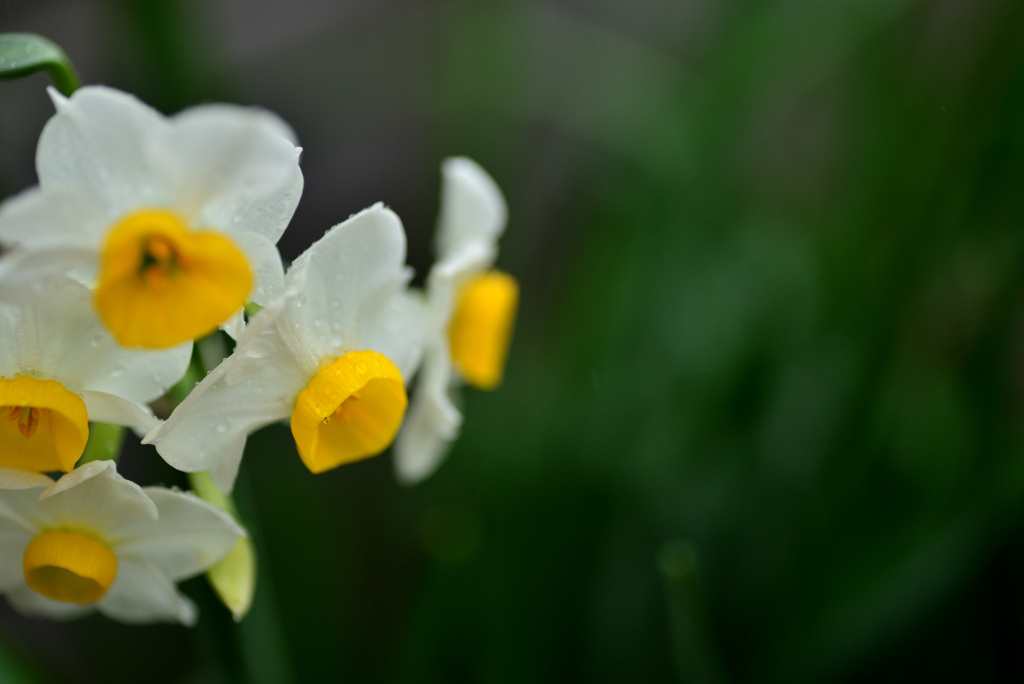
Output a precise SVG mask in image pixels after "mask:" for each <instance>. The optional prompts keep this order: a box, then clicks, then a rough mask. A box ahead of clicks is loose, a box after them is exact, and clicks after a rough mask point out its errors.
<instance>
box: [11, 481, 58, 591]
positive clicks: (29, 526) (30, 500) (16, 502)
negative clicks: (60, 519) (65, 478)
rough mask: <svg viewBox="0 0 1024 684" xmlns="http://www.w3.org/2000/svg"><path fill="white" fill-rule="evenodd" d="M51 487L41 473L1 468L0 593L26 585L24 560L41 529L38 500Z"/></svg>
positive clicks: (49, 482) (51, 482)
mask: <svg viewBox="0 0 1024 684" xmlns="http://www.w3.org/2000/svg"><path fill="white" fill-rule="evenodd" d="M51 484H53V480H51V479H50V478H48V477H46V476H45V475H42V474H39V473H30V472H27V471H24V470H16V469H14V468H0V592H7V591H10V590H11V589H12V588H13V587H15V586H17V585H18V584H23V583H24V572H23V570H22V566H21V559H22V556H24V555H25V547H27V546H28V543H29V542H30V541H32V538H33V537H35V536H36V534H38V532H39V530H40V529H41V527H40V525H39V517H40V516H39V515H38V511H37V510H36V501H37V500H38V499H39V494H40V493H41V492H42V491H43V490H44V489H45V488H46V487H48V486H50V485H51ZM44 517H45V516H44Z"/></svg>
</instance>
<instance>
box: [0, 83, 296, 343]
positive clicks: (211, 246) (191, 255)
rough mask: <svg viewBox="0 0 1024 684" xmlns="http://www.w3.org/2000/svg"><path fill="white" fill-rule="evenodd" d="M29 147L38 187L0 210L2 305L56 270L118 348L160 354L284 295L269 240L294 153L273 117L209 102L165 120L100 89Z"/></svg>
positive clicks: (232, 324)
mask: <svg viewBox="0 0 1024 684" xmlns="http://www.w3.org/2000/svg"><path fill="white" fill-rule="evenodd" d="M50 96H51V98H52V99H53V102H54V105H55V106H56V108H57V113H56V114H55V115H54V116H53V117H52V118H51V119H50V120H49V122H47V124H46V126H45V127H44V128H43V132H42V134H41V135H40V138H39V145H38V148H37V151H36V170H37V172H38V174H39V186H38V187H36V188H30V189H28V190H26V191H24V192H22V193H21V194H20V195H17V196H15V197H13V198H11V199H9V200H7V201H6V202H4V204H3V205H0V242H2V243H3V244H4V245H5V246H7V247H13V248H14V249H13V251H11V253H10V254H9V255H6V256H5V257H4V259H3V261H2V262H0V285H2V286H3V287H4V290H5V294H7V295H8V296H10V295H11V294H12V293H14V292H17V291H18V290H20V289H22V288H23V287H24V286H26V285H28V284H30V283H32V282H34V281H36V280H38V279H39V278H41V277H46V276H48V275H50V274H53V273H67V274H70V275H72V276H73V277H76V278H78V279H80V280H82V281H83V282H85V283H87V284H90V285H94V292H93V305H94V307H95V309H96V311H97V313H98V314H99V317H100V318H101V319H102V320H103V322H104V324H105V325H106V326H107V328H108V329H109V330H110V332H111V334H112V335H113V336H114V338H115V339H117V341H118V342H119V343H121V344H122V345H124V346H127V347H149V348H166V347H173V346H176V345H178V344H181V343H182V342H186V341H190V340H193V339H196V338H198V337H201V336H203V335H205V334H207V333H209V332H211V331H213V330H216V328H217V327H218V326H223V327H225V328H226V329H228V330H229V332H232V333H233V334H235V335H237V334H238V332H239V331H240V322H241V320H242V318H241V311H242V307H243V305H244V304H245V303H246V302H247V301H254V302H257V303H260V304H262V303H265V302H266V301H269V299H271V298H272V296H274V295H275V294H277V292H278V291H279V290H280V287H281V283H282V279H283V269H282V266H281V260H280V256H279V255H278V253H277V249H276V246H275V245H276V243H277V240H278V239H279V238H280V237H281V234H282V233H283V232H284V229H285V226H286V225H287V224H288V221H289V220H290V219H291V216H292V213H293V212H294V211H295V206H296V204H297V203H298V201H299V195H300V194H301V192H302V182H303V180H302V173H301V172H300V171H299V165H298V158H299V148H297V147H296V146H295V145H294V144H293V142H292V140H293V137H294V136H293V134H292V133H291V130H290V129H289V128H288V127H287V125H285V124H284V123H283V122H282V121H280V120H279V119H278V118H277V117H276V116H274V115H272V114H270V113H269V112H265V111H262V110H257V109H250V108H244V107H238V106H230V105H204V106H200V107H194V108H192V109H188V110H185V111H184V112H182V113H180V114H178V115H176V116H173V117H170V118H168V117H165V116H163V115H161V114H160V113H158V112H156V111H155V110H153V109H151V108H150V107H148V106H146V105H144V104H143V103H141V102H139V101H138V100H137V99H135V98H134V97H132V96H131V95H128V94H126V93H123V92H120V91H117V90H114V89H112V88H107V87H102V86H91V87H86V88H81V89H79V90H77V91H76V92H75V93H74V94H73V95H72V96H71V97H70V98H65V97H64V96H62V95H60V94H59V93H57V91H55V90H53V89H51V90H50Z"/></svg>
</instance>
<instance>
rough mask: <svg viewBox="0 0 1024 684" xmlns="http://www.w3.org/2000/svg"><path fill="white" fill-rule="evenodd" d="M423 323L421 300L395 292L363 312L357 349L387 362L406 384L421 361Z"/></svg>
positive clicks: (425, 329) (424, 313)
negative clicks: (368, 350) (392, 365)
mask: <svg viewBox="0 0 1024 684" xmlns="http://www.w3.org/2000/svg"><path fill="white" fill-rule="evenodd" d="M426 321H427V311H426V303H425V302H424V300H423V297H422V296H420V295H419V294H414V293H411V292H408V291H402V292H398V293H397V294H396V295H394V296H392V297H390V298H389V299H388V300H387V302H385V303H384V304H383V305H382V306H379V307H368V308H367V310H366V313H365V315H364V320H363V321H362V323H361V326H360V333H359V342H360V346H361V347H364V348H367V349H373V350H375V351H378V352H380V353H381V354H383V355H384V356H386V357H388V358H389V359H391V361H392V362H393V363H394V364H395V365H396V366H398V370H399V371H401V373H402V377H403V378H404V379H405V382H406V384H408V382H409V380H410V379H411V378H412V376H413V374H415V372H416V370H417V368H419V365H420V361H421V359H422V358H423V345H424V341H425V339H426V333H427V322H426Z"/></svg>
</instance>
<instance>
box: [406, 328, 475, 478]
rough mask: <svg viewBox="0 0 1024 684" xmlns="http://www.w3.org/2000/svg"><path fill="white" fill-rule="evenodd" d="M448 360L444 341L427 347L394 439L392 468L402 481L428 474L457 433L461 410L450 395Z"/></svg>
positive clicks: (460, 421)
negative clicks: (399, 427)
mask: <svg viewBox="0 0 1024 684" xmlns="http://www.w3.org/2000/svg"><path fill="white" fill-rule="evenodd" d="M451 382H452V373H451V362H450V361H449V358H448V349H447V346H445V345H435V346H433V347H431V348H430V349H428V351H427V357H426V358H425V359H424V363H423V369H422V371H421V373H420V377H419V379H418V381H417V386H416V389H415V392H414V394H413V399H412V405H411V406H410V408H409V413H408V414H407V415H406V418H405V422H404V423H403V424H402V429H401V430H400V431H399V433H398V437H397V438H396V439H395V472H396V474H397V476H398V479H399V480H400V481H401V482H403V483H405V484H414V483H416V482H419V481H420V480H423V479H425V478H427V477H429V476H430V475H431V474H432V473H433V472H434V470H436V469H437V466H438V465H440V463H441V461H442V460H443V459H444V456H445V455H446V454H447V452H448V449H449V447H450V445H451V443H452V441H453V440H454V439H455V438H456V437H457V436H458V434H459V427H460V425H461V424H462V414H461V413H459V410H458V409H457V408H455V405H454V404H453V403H452V401H451V398H450V396H449V392H450V389H449V388H450V385H451Z"/></svg>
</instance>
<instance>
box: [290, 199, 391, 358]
mask: <svg viewBox="0 0 1024 684" xmlns="http://www.w3.org/2000/svg"><path fill="white" fill-rule="evenodd" d="M404 262H405V233H404V232H403V231H402V222H401V221H400V220H399V219H398V216H396V215H395V213H394V212H392V211H391V210H390V209H386V208H384V206H383V205H380V204H377V205H374V206H373V207H370V208H369V209H366V210H364V211H362V212H360V213H358V214H356V215H355V216H353V217H351V218H350V219H348V220H347V221H344V222H343V223H340V224H338V225H336V226H334V227H333V228H331V229H330V230H329V231H327V233H325V234H324V236H323V237H322V238H320V239H319V240H317V241H316V242H315V243H313V245H312V246H311V247H310V248H309V249H307V250H306V251H305V252H304V253H303V254H302V255H301V256H299V258H298V259H296V260H295V262H294V263H293V264H292V267H291V269H290V270H289V272H288V276H287V279H286V282H285V287H286V288H287V289H288V290H289V291H299V292H301V295H302V296H301V298H300V299H299V301H298V305H299V310H298V311H297V313H296V315H297V318H298V321H299V325H300V326H301V330H302V335H303V336H304V337H305V338H306V339H307V340H309V345H310V346H311V348H312V350H313V352H314V354H315V355H316V356H320V357H323V356H330V355H334V356H337V355H338V354H340V353H342V352H345V351H355V350H362V349H367V348H369V347H367V346H365V345H364V344H362V343H361V340H360V339H359V330H360V327H361V322H362V319H363V318H366V317H368V316H370V315H371V312H373V310H374V309H376V308H378V307H380V306H382V305H385V304H386V303H387V302H388V299H389V298H390V297H392V296H394V295H396V294H397V293H398V292H399V291H400V290H401V289H402V287H403V286H404V285H405V282H406V280H407V279H408V273H407V272H406V270H405V268H404V266H403V264H404Z"/></svg>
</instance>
